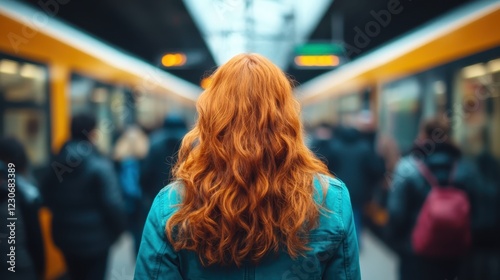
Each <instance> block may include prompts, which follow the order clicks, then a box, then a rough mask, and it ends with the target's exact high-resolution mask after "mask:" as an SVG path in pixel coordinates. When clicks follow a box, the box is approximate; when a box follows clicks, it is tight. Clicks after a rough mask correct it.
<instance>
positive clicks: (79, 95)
mask: <svg viewBox="0 0 500 280" xmlns="http://www.w3.org/2000/svg"><path fill="white" fill-rule="evenodd" d="M113 88H114V87H112V86H110V85H105V84H103V83H100V82H98V81H96V80H94V79H92V78H89V77H86V76H82V75H79V74H73V75H72V76H71V86H70V92H71V114H72V115H75V114H78V113H81V112H87V113H90V114H93V115H95V116H96V118H97V130H98V134H97V135H98V137H97V143H96V146H97V147H98V149H99V150H100V151H101V152H102V153H104V154H106V155H109V154H110V153H111V149H112V143H113V136H114V133H115V131H116V123H115V122H114V119H113V114H112V106H111V102H112V101H111V99H112V98H111V95H112V92H113Z"/></svg>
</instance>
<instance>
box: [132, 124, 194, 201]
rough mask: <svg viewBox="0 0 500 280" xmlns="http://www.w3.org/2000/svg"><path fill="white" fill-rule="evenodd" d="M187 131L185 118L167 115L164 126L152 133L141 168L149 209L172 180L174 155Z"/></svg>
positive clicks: (142, 183)
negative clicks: (154, 199)
mask: <svg viewBox="0 0 500 280" xmlns="http://www.w3.org/2000/svg"><path fill="white" fill-rule="evenodd" d="M186 132H187V126H186V123H185V122H184V120H183V119H181V118H180V117H176V116H167V117H166V118H165V121H164V123H163V127H162V128H161V129H160V130H159V131H156V132H154V133H153V134H152V135H151V138H150V146H149V152H148V154H147V156H146V158H145V159H144V161H143V165H142V168H141V170H142V171H141V186H142V188H143V190H144V197H145V200H146V202H145V204H146V205H147V206H148V207H147V209H148V210H149V206H150V205H151V204H152V202H153V198H155V197H156V195H157V194H158V192H159V191H160V190H161V189H162V188H163V187H164V186H166V185H167V184H168V183H169V182H170V179H171V170H172V166H173V165H174V163H175V162H174V156H175V154H176V153H177V151H178V150H179V147H180V144H181V141H182V138H183V137H184V135H185V134H186Z"/></svg>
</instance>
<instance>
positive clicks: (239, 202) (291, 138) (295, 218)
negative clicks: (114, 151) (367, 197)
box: [135, 54, 361, 280]
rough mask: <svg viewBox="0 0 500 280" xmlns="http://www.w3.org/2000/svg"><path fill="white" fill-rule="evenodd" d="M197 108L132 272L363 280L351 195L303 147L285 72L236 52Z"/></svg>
mask: <svg viewBox="0 0 500 280" xmlns="http://www.w3.org/2000/svg"><path fill="white" fill-rule="evenodd" d="M197 111H198V121H197V123H196V125H195V126H194V128H193V129H192V130H191V131H190V132H189V133H188V134H187V135H186V136H185V137H184V139H183V141H182V145H181V148H180V150H179V157H178V161H177V164H176V166H175V167H174V170H173V175H174V178H175V181H174V182H173V183H171V184H169V185H168V186H166V187H165V188H164V189H163V190H162V191H160V193H159V194H158V195H157V197H156V199H155V201H154V203H153V206H152V207H151V210H150V213H149V216H148V219H147V221H146V225H145V228H144V233H143V237H142V242H141V245H140V249H139V254H138V257H137V266H136V270H135V279H169V280H170V279H360V278H361V276H360V270H359V260H358V259H359V257H358V245H357V241H356V232H355V228H354V222H353V215H352V208H351V202H350V199H349V193H348V191H347V189H346V187H345V185H344V183H342V182H341V181H339V180H337V179H334V178H333V177H332V176H331V175H330V174H329V172H328V170H327V168H326V166H325V165H324V164H323V163H322V162H321V161H320V160H318V159H317V158H316V157H315V156H314V155H313V153H312V152H311V151H310V150H309V149H308V148H307V147H306V145H305V144H304V140H303V134H302V125H301V123H300V117H299V104H298V102H297V101H296V100H295V98H294V97H293V93H292V86H291V82H290V81H289V80H288V78H287V77H286V76H285V74H284V73H283V72H282V71H281V70H280V69H279V68H278V67H276V66H275V65H274V64H272V63H271V62H270V61H269V60H267V59H265V58H264V57H262V56H260V55H257V54H241V55H238V56H236V57H234V58H232V59H231V60H230V61H228V62H227V63H226V64H224V65H222V66H221V67H220V68H219V69H218V70H217V71H216V72H215V74H213V77H212V83H211V84H210V86H209V87H208V88H207V89H206V90H205V91H204V92H203V93H202V94H201V95H200V97H199V99H198V102H197ZM360 175H361V174H360Z"/></svg>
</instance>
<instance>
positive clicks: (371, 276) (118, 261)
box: [106, 230, 398, 280]
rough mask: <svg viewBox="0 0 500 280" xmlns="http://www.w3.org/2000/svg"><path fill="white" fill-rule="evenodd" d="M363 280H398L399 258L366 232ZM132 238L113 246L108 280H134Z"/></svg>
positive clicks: (125, 235) (122, 239) (122, 237)
mask: <svg viewBox="0 0 500 280" xmlns="http://www.w3.org/2000/svg"><path fill="white" fill-rule="evenodd" d="M361 244H362V250H361V252H360V263H361V278H362V279H363V280H396V275H397V263H398V260H397V256H396V255H395V254H394V253H393V252H392V251H390V250H389V248H387V247H386V246H385V245H384V244H383V243H382V242H380V241H379V240H378V239H377V238H376V237H375V236H374V235H373V234H372V233H370V232H369V231H367V230H365V231H364V232H363V234H362V236H361ZM134 258H135V257H134V254H133V243H132V236H131V235H130V234H128V233H125V234H123V235H122V236H121V237H120V239H119V241H118V242H117V243H116V244H115V245H114V246H113V248H112V249H111V253H110V260H109V266H108V272H107V277H106V279H107V280H132V279H133V278H134V266H135V259H134Z"/></svg>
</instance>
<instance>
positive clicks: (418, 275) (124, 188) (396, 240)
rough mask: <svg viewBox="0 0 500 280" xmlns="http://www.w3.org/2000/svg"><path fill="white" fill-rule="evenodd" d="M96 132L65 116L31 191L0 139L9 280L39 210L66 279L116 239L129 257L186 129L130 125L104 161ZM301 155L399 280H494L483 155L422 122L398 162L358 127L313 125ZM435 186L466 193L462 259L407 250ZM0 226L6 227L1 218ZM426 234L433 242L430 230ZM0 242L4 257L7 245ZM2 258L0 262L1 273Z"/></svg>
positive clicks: (89, 120) (39, 256)
mask: <svg viewBox="0 0 500 280" xmlns="http://www.w3.org/2000/svg"><path fill="white" fill-rule="evenodd" d="M96 125H97V124H96V119H95V118H94V117H92V116H91V115H88V114H81V115H77V116H75V117H74V118H73V120H72V126H71V139H70V140H69V141H68V142H67V143H66V144H65V145H64V146H63V147H62V148H61V150H60V151H59V153H58V154H57V155H55V157H54V158H53V159H52V161H51V163H50V168H49V170H48V172H47V174H46V176H44V177H43V179H42V180H40V181H39V182H36V181H35V180H34V178H33V177H32V176H31V174H30V168H29V162H28V158H27V155H26V152H25V151H24V148H23V146H22V145H21V144H20V142H19V141H17V140H16V139H14V138H5V137H4V138H2V139H0V172H1V173H2V176H1V177H2V182H1V184H0V194H1V196H0V198H1V200H0V206H1V208H2V209H7V204H8V201H7V193H8V190H7V185H8V184H7V181H6V180H5V178H7V176H6V174H7V170H8V166H7V164H8V163H14V164H15V166H16V198H17V200H16V203H17V204H16V215H17V216H16V217H17V218H18V220H17V224H16V250H17V251H16V258H17V260H18V261H17V264H18V265H17V267H16V271H17V272H16V277H18V278H17V279H42V278H43V275H44V268H45V261H46V260H45V255H44V240H43V237H42V231H41V227H40V219H39V212H40V209H41V208H42V207H44V206H46V207H48V208H49V209H50V210H51V212H52V215H53V216H52V238H53V240H54V242H55V244H56V245H57V246H58V248H59V249H60V250H61V251H62V253H63V255H64V258H65V261H66V266H67V270H68V275H69V278H70V279H103V278H104V275H105V272H106V266H107V260H108V253H109V250H110V247H111V245H112V244H113V243H114V242H115V241H116V240H117V239H118V237H119V236H120V234H121V233H123V232H124V231H125V230H127V231H129V232H130V233H131V234H132V236H133V237H134V241H135V251H136V253H137V250H138V247H139V242H140V240H141V234H142V230H143V228H142V227H143V224H144V221H145V219H146V215H147V212H148V210H149V208H150V206H151V203H152V201H153V199H154V197H155V196H156V194H157V193H158V192H159V190H160V189H161V188H162V187H163V186H165V185H166V184H167V183H168V182H169V179H170V169H171V167H172V165H173V163H174V161H175V158H174V155H175V154H176V152H177V150H178V147H179V145H180V142H181V139H182V137H183V136H184V134H185V133H186V132H187V127H186V124H185V123H184V121H183V120H182V119H180V118H175V117H168V118H166V119H165V122H164V126H163V127H162V128H160V129H158V130H157V131H155V132H153V133H152V134H151V135H150V136H148V135H146V134H145V133H144V132H143V131H142V130H141V128H139V127H137V126H134V125H131V126H129V127H128V128H127V129H125V130H124V131H122V132H121V133H120V134H119V135H118V136H117V139H116V144H115V149H114V152H113V154H112V155H111V157H105V156H103V155H101V154H100V153H99V152H98V150H97V148H96V146H95V145H94V144H93V143H94V141H95V138H96V137H97V135H96V133H95V131H96ZM310 146H311V149H312V150H313V151H314V152H315V153H316V154H317V155H318V156H319V157H320V158H321V159H322V160H324V161H325V163H326V164H327V166H328V168H329V170H330V172H331V173H332V174H334V175H335V176H336V177H338V178H340V179H341V180H343V181H344V182H345V183H346V185H347V187H348V188H349V192H350V196H351V200H352V206H353V211H354V216H355V224H356V229H357V232H358V239H359V238H360V236H361V231H362V230H363V229H364V228H365V227H366V226H368V227H370V229H371V230H372V231H373V232H374V233H375V234H376V235H378V236H379V237H380V238H381V239H382V240H383V241H385V243H386V244H387V245H388V246H389V247H391V248H392V249H393V250H395V252H397V253H398V255H399V258H400V269H399V278H400V279H402V280H411V279H426V280H432V279H481V280H485V279H500V241H499V239H498V236H500V203H499V202H500V191H499V190H500V185H499V184H500V172H498V171H499V170H500V164H499V163H498V161H497V160H496V159H495V158H493V157H492V156H491V155H488V154H486V153H483V154H481V155H480V156H479V157H478V158H475V159H470V158H468V157H466V156H464V155H463V154H462V152H461V150H460V148H459V147H458V146H457V145H455V144H454V143H453V141H452V139H451V136H450V128H449V124H447V123H446V122H445V121H443V120H438V119H431V120H427V121H425V122H424V123H423V124H422V125H421V128H420V133H419V135H418V137H417V139H415V141H414V146H413V147H412V149H411V150H410V151H406V152H404V153H403V155H402V156H401V155H400V152H399V151H398V149H397V145H396V142H395V140H394V139H391V138H390V137H388V136H383V135H377V133H376V131H375V130H374V129H373V128H372V127H370V126H364V127H363V126H354V125H351V126H347V125H339V126H331V125H329V124H320V125H319V126H317V127H316V128H315V129H314V130H313V131H312V141H311V142H310ZM425 170H428V171H429V172H428V173H429V174H426V172H425ZM429 177H431V179H429ZM433 182H434V183H433ZM433 184H434V185H435V186H433ZM436 186H452V188H456V189H458V190H461V191H463V193H465V194H466V199H467V205H469V204H470V210H468V209H466V210H464V211H466V212H464V213H465V214H470V229H469V230H470V233H471V239H470V244H469V243H468V244H466V246H467V248H466V249H467V250H466V251H465V252H453V253H452V252H450V253H449V254H447V255H446V254H445V255H439V254H438V255H426V254H422V252H424V253H425V250H424V251H422V252H420V251H419V252H417V250H416V249H415V246H416V245H415V242H416V238H417V239H418V238H421V237H419V236H417V237H416V236H415V235H416V233H415V228H416V227H417V224H419V223H421V221H420V220H422V219H424V220H425V218H422V217H421V216H422V215H423V214H422V212H425V211H428V209H426V208H428V207H431V206H429V204H431V203H432V202H430V201H429V200H430V199H429V196H430V195H429V194H430V193H431V192H432V191H431V190H433V188H436ZM424 209H425V211H424ZM429 211H430V210H429ZM467 211H468V212H467ZM426 213H427V212H426ZM0 218H1V219H3V220H6V218H7V211H1V212H0ZM428 219H430V218H428ZM433 230H435V231H436V232H435V235H439V232H437V231H439V229H433ZM463 233H464V234H467V232H465V231H464V232H463ZM459 234H460V233H457V235H459ZM3 237H4V236H0V238H2V242H0V247H2V250H1V251H2V252H5V251H7V248H8V246H9V244H8V243H7V242H4V240H5V239H3ZM362 245H363V244H361V243H360V248H361V249H362ZM445 253H446V252H445ZM6 258H7V257H6V255H5V254H2V255H1V256H0V261H1V263H2V267H3V266H5V264H6V263H7V261H8V260H7V259H6ZM5 273H6V269H2V271H1V272H0V278H1V279H7V278H6V276H5V275H4V274H5ZM9 279H11V278H9Z"/></svg>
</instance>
